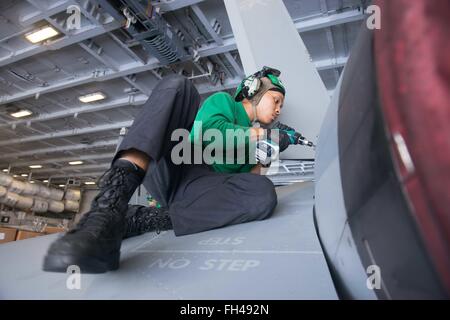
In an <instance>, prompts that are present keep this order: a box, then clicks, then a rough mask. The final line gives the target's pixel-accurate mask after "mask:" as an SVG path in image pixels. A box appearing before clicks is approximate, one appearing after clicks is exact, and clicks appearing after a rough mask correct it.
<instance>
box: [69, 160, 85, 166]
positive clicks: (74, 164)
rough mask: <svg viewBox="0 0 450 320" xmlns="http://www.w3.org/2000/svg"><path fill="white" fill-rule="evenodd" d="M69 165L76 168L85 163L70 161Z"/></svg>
mask: <svg viewBox="0 0 450 320" xmlns="http://www.w3.org/2000/svg"><path fill="white" fill-rule="evenodd" d="M69 164H70V165H71V166H76V165H79V164H83V161H70V162H69Z"/></svg>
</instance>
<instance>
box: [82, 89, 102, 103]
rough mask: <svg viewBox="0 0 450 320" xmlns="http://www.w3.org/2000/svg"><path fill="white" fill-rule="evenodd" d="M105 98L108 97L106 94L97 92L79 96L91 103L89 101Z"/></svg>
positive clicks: (85, 101)
mask: <svg viewBox="0 0 450 320" xmlns="http://www.w3.org/2000/svg"><path fill="white" fill-rule="evenodd" d="M105 98H106V96H105V94H104V93H102V92H95V93H90V94H87V95H85V96H79V97H78V100H80V101H81V102H84V103H89V102H94V101H98V100H103V99H105Z"/></svg>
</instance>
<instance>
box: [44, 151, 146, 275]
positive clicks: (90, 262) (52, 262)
mask: <svg viewBox="0 0 450 320" xmlns="http://www.w3.org/2000/svg"><path fill="white" fill-rule="evenodd" d="M144 176H145V171H144V170H142V169H141V168H139V167H138V166H136V165H135V164H134V163H132V162H129V161H127V160H122V159H119V160H116V161H115V162H114V164H113V165H112V166H111V168H110V169H108V170H107V171H106V172H105V174H104V175H103V176H102V177H101V178H100V179H99V188H100V191H99V193H98V195H97V196H96V197H95V198H94V200H93V201H92V204H91V210H90V211H89V212H87V213H85V214H84V215H83V217H82V218H81V220H80V222H79V223H78V225H77V226H76V227H75V228H74V229H72V230H70V231H69V232H67V233H66V234H65V235H64V236H63V237H61V238H59V239H57V240H56V241H55V242H53V243H52V244H51V246H50V248H49V249H48V252H47V255H46V256H45V259H44V265H43V270H44V271H53V272H66V271H67V268H68V267H69V266H70V265H76V266H78V267H79V268H80V271H81V273H103V272H107V271H109V270H116V269H117V268H119V259H120V245H121V243H122V238H123V236H124V234H125V226H126V225H125V213H126V211H127V209H128V202H129V201H130V199H131V196H132V195H133V193H134V191H135V190H136V188H137V187H138V186H139V185H140V184H141V182H142V180H143V178H144Z"/></svg>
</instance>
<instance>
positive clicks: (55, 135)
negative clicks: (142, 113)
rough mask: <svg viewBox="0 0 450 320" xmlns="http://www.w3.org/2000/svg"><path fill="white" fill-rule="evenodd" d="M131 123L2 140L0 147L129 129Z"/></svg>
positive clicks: (118, 123) (125, 122)
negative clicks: (123, 128)
mask: <svg viewBox="0 0 450 320" xmlns="http://www.w3.org/2000/svg"><path fill="white" fill-rule="evenodd" d="M132 123H133V121H121V122H116V123H112V124H104V125H100V126H95V127H86V128H81V129H78V128H77V129H70V130H62V131H56V132H51V133H45V134H41V135H35V136H30V137H25V138H17V139H10V140H3V141H0V147H2V146H9V145H14V144H17V143H25V142H33V141H40V140H45V139H54V138H64V137H72V136H77V135H81V134H89V133H95V132H100V131H106V130H114V129H120V128H122V127H129V126H131V124H132Z"/></svg>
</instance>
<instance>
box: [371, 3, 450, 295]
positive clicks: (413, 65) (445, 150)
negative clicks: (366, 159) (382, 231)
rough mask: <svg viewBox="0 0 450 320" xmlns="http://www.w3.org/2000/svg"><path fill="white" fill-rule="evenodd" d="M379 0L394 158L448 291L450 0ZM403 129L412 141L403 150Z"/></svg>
mask: <svg viewBox="0 0 450 320" xmlns="http://www.w3.org/2000/svg"><path fill="white" fill-rule="evenodd" d="M375 4H377V5H378V6H380V8H381V30H377V31H376V32H375V57H376V63H377V77H378V85H379V91H380V96H381V102H382V108H383V111H384V115H385V118H386V121H387V125H388V129H389V132H390V134H391V138H392V147H393V150H394V161H395V162H396V166H397V170H398V173H399V175H400V177H401V179H402V182H403V186H404V190H405V194H406V196H407V197H408V199H409V201H410V204H411V209H412V210H411V211H412V212H413V214H414V218H415V219H416V221H417V225H418V228H419V230H420V232H421V235H422V237H423V239H424V242H425V245H426V247H427V249H428V252H429V254H430V257H431V259H432V261H433V263H434V265H435V268H436V271H437V273H438V274H439V276H440V278H441V280H442V282H443V285H444V287H445V288H446V289H447V292H448V293H449V294H450V195H449V194H450V42H449V30H450V1H448V0H414V1H410V0H395V1H392V0H385V1H383V0H378V1H375ZM395 136H396V137H397V138H398V139H397V141H395V139H394V137H395ZM400 137H402V138H403V140H404V142H405V146H406V148H407V151H406V152H403V154H402V153H401V152H399V145H400V146H401V143H400V144H399V142H401V140H402V139H401V138H400ZM400 149H401V148H400ZM403 150H404V151H405V149H403ZM408 153H409V155H410V158H411V159H412V165H411V164H410V165H409V166H408V161H407V159H408V157H407V156H408ZM417 276H418V277H420V275H417Z"/></svg>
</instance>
